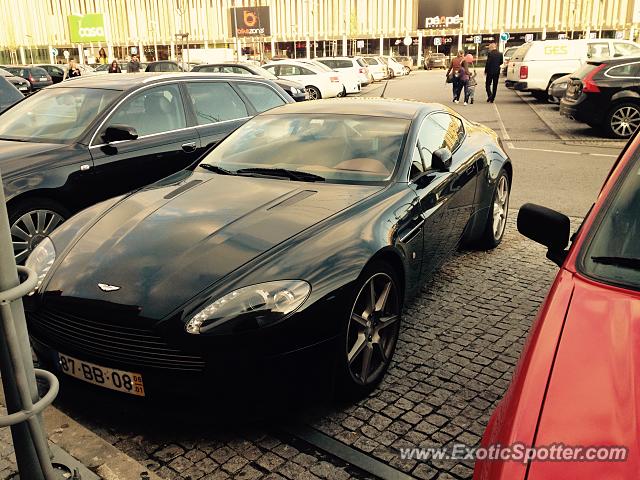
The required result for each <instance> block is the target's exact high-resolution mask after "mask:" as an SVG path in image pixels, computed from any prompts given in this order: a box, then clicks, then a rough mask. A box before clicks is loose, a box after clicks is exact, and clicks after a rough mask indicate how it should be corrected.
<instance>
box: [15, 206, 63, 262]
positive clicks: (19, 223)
mask: <svg viewBox="0 0 640 480" xmlns="http://www.w3.org/2000/svg"><path fill="white" fill-rule="evenodd" d="M70 216H71V214H70V212H69V210H67V209H66V208H65V207H64V206H62V205H61V204H59V203H58V202H56V201H54V200H50V199H47V198H29V199H26V200H23V201H21V202H18V203H16V204H15V205H13V204H12V205H11V207H10V210H9V226H10V229H11V241H12V243H13V253H14V255H15V259H16V263H17V264H18V265H21V264H24V262H25V261H26V260H27V257H28V256H29V254H30V253H31V252H32V251H33V249H34V248H35V247H36V246H37V245H38V243H40V242H41V241H42V240H44V238H45V237H47V236H48V235H50V234H51V232H53V230H55V229H56V228H57V227H58V226H59V225H60V224H62V223H63V222H64V221H65V220H67V219H68V218H69V217H70Z"/></svg>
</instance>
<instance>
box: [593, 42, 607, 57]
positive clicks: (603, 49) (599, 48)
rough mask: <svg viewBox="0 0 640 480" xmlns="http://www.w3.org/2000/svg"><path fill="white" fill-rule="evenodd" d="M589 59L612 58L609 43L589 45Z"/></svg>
mask: <svg viewBox="0 0 640 480" xmlns="http://www.w3.org/2000/svg"><path fill="white" fill-rule="evenodd" d="M587 56H588V57H589V58H608V57H610V56H611V53H610V52H609V44H608V43H589V47H588V50H587Z"/></svg>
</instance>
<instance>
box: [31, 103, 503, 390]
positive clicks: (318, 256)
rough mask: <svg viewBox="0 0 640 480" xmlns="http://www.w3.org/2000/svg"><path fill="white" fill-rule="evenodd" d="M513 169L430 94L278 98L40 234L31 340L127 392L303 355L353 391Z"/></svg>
mask: <svg viewBox="0 0 640 480" xmlns="http://www.w3.org/2000/svg"><path fill="white" fill-rule="evenodd" d="M512 178H513V171H512V165H511V162H510V160H509V158H508V156H507V154H506V153H505V152H504V150H503V149H502V148H501V145H500V141H499V140H498V138H497V136H496V134H495V133H494V132H493V131H492V130H490V129H488V128H486V127H483V126H482V125H480V124H477V123H473V122H470V121H467V120H465V119H464V118H462V117H460V116H459V115H458V114H456V113H455V112H453V111H451V110H449V109H448V108H446V107H444V106H442V105H436V104H425V103H417V102H408V101H396V100H384V99H372V100H369V99H353V100H349V99H347V100H344V99H341V100H340V101H335V100H327V101H322V102H303V103H299V104H290V105H286V106H282V107H278V108H275V109H273V110H270V111H268V112H265V113H263V114H261V115H258V116H257V117H256V118H254V119H252V120H250V121H248V122H247V123H246V124H245V125H243V126H242V127H240V128H239V129H238V130H237V131H235V132H234V133H233V134H232V135H230V136H229V137H228V138H227V139H226V140H224V141H223V142H221V143H220V144H219V145H218V146H217V147H216V148H215V149H214V150H212V151H210V152H209V153H208V154H206V155H205V156H204V157H203V158H202V159H201V160H200V161H199V162H197V163H196V164H195V165H194V166H192V167H190V168H189V169H187V170H183V171H181V172H179V173H177V174H174V175H172V176H170V177H168V178H165V179H164V180H161V181H160V182H157V183H155V184H152V185H151V186H148V187H146V188H143V189H141V190H138V191H137V192H134V193H131V194H128V195H125V196H120V197H117V198H114V199H111V200H108V201H105V202H103V203H100V204H98V205H95V206H93V207H91V208H89V209H87V210H84V211H82V212H81V213H79V214H78V215H76V216H75V217H73V218H72V219H71V220H69V221H67V222H66V223H65V224H63V225H62V226H61V227H60V228H59V229H57V230H56V231H55V232H54V233H53V234H52V235H51V236H50V237H49V238H47V239H46V240H44V241H42V242H41V243H40V244H39V245H38V246H37V248H36V249H35V250H34V251H33V253H32V254H31V256H30V257H29V259H28V262H27V265H28V266H29V267H31V268H32V269H34V270H35V271H36V272H37V275H38V277H39V286H38V287H37V291H36V292H35V294H34V295H33V296H32V297H31V300H32V302H31V303H32V304H31V306H30V308H29V311H28V313H27V316H28V322H29V327H30V334H31V336H32V341H33V347H34V349H35V351H36V353H37V354H38V356H39V357H40V360H41V361H42V362H43V363H44V364H45V365H46V364H48V365H50V366H51V365H54V366H55V368H56V369H57V371H58V372H61V373H62V374H65V375H68V376H71V377H76V378H78V379H80V380H84V381H86V382H89V383H93V384H96V385H99V386H102V387H106V388H109V389H112V390H117V391H120V392H124V393H129V394H132V395H137V396H147V397H154V396H161V395H163V394H165V393H170V392H172V391H176V392H186V391H188V392H191V393H194V392H198V391H200V390H207V391H211V390H213V391H215V392H218V393H220V392H221V391H223V390H225V391H229V389H224V388H221V385H224V384H225V382H227V381H229V382H232V381H233V379H241V383H243V384H244V385H245V386H246V385H254V384H255V385H257V384H260V382H263V383H264V382H265V381H266V380H267V379H269V378H275V377H282V376H288V375H292V373H291V372H296V371H298V370H299V369H302V371H303V372H304V371H306V372H309V371H311V370H309V368H310V365H313V366H314V367H318V366H320V368H321V369H325V370H331V376H332V378H333V379H334V381H335V383H334V385H335V386H336V389H337V390H338V393H339V394H344V395H349V396H353V395H366V394H367V393H368V392H369V391H371V390H372V389H373V388H375V386H376V385H377V384H378V382H380V380H381V379H382V377H383V375H384V373H385V371H386V369H387V368H388V366H389V363H390V362H391V359H392V356H393V354H394V350H395V347H396V342H397V340H398V334H399V329H400V322H401V315H402V310H403V305H405V303H406V301H407V299H409V298H410V297H411V295H413V294H415V293H416V292H417V291H418V289H419V288H420V286H421V285H422V284H423V283H424V282H425V280H426V279H428V278H429V277H430V276H431V275H432V274H433V272H434V270H435V269H437V268H438V266H439V265H441V264H442V263H443V262H444V261H445V260H446V259H447V257H448V255H449V254H450V253H452V252H453V251H454V250H455V249H456V247H457V246H458V245H459V244H460V243H461V242H464V243H465V244H468V245H475V246H477V247H480V248H484V249H491V248H494V247H496V246H497V245H498V244H499V243H500V242H501V240H502V237H503V235H504V231H505V223H506V218H507V212H508V206H509V193H510V185H511V182H512ZM307 376H308V375H307ZM289 378H295V377H289ZM267 385H270V384H267ZM233 391H234V392H235V390H233Z"/></svg>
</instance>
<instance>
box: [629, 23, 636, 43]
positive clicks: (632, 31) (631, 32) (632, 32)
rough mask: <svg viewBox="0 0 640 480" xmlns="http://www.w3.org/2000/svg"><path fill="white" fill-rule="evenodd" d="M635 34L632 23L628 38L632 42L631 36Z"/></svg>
mask: <svg viewBox="0 0 640 480" xmlns="http://www.w3.org/2000/svg"><path fill="white" fill-rule="evenodd" d="M635 36H636V29H635V27H634V26H633V25H631V28H630V29H629V40H631V41H632V42H633V37H635Z"/></svg>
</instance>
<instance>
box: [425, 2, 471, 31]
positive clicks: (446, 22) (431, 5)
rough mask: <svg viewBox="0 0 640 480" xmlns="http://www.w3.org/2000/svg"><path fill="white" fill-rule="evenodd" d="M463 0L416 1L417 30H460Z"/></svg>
mask: <svg viewBox="0 0 640 480" xmlns="http://www.w3.org/2000/svg"><path fill="white" fill-rule="evenodd" d="M463 16H464V0H451V1H435V0H419V1H418V29H430V28H461V27H462V23H463Z"/></svg>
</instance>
